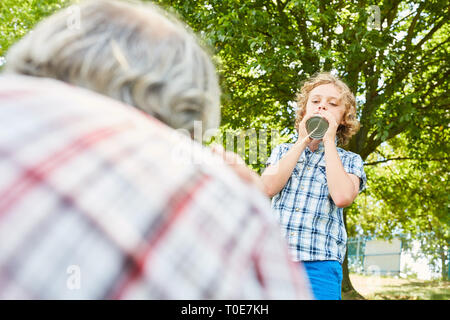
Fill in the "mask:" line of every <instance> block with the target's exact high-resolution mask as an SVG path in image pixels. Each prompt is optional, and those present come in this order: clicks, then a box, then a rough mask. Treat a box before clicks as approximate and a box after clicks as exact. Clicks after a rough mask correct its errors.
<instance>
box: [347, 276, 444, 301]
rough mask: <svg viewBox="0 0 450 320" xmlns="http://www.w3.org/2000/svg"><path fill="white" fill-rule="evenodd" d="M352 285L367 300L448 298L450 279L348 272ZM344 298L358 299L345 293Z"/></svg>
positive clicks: (354, 295)
mask: <svg viewBox="0 0 450 320" xmlns="http://www.w3.org/2000/svg"><path fill="white" fill-rule="evenodd" d="M350 279H351V281H352V284H353V287H354V288H355V289H356V290H357V291H358V293H360V294H361V295H362V296H363V297H364V298H365V299H367V300H450V281H439V280H419V279H402V278H398V279H396V278H393V277H377V276H363V275H358V274H350ZM342 298H343V299H344V300H355V299H358V297H357V296H356V294H352V293H350V294H345V295H343V297H342Z"/></svg>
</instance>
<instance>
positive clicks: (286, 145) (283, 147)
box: [274, 142, 294, 153]
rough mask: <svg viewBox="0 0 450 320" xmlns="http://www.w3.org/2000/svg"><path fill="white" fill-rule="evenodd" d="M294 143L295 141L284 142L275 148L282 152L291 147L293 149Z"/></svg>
mask: <svg viewBox="0 0 450 320" xmlns="http://www.w3.org/2000/svg"><path fill="white" fill-rule="evenodd" d="M293 145H294V144H293V143H288V142H284V143H280V144H279V145H277V146H276V147H275V148H274V149H276V150H279V151H280V152H281V153H285V152H287V151H289V149H291V148H292V146H293Z"/></svg>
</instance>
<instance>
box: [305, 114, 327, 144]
mask: <svg viewBox="0 0 450 320" xmlns="http://www.w3.org/2000/svg"><path fill="white" fill-rule="evenodd" d="M305 125H306V131H307V132H308V134H310V137H311V138H313V139H316V140H320V139H322V138H323V136H324V135H325V132H327V130H328V121H327V120H326V119H325V118H324V117H322V116H321V115H318V114H316V115H314V116H312V117H311V118H309V119H308V120H306V123H305ZM313 131H314V132H313ZM311 132H313V133H312V134H311Z"/></svg>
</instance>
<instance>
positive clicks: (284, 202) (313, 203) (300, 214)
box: [267, 142, 367, 263]
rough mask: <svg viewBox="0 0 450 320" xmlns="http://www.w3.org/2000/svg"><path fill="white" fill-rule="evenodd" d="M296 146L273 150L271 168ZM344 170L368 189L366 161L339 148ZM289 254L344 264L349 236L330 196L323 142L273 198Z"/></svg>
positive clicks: (301, 160) (308, 152) (301, 161)
mask: <svg viewBox="0 0 450 320" xmlns="http://www.w3.org/2000/svg"><path fill="white" fill-rule="evenodd" d="M292 146H293V144H291V143H284V144H281V145H279V146H277V147H275V148H274V149H273V150H272V154H271V155H270V157H269V159H268V160H267V165H269V164H275V163H277V162H278V161H279V160H280V159H281V158H282V157H283V156H284V155H285V154H286V153H287V152H288V151H289V149H290V148H291V147H292ZM337 152H338V154H339V157H340V159H341V161H342V164H343V166H344V169H345V171H346V172H348V173H352V174H354V175H356V176H358V177H359V178H360V184H359V191H360V192H361V191H362V190H363V189H364V188H365V185H366V181H367V179H366V174H365V173H364V168H363V160H362V159H361V157H360V156H359V155H358V154H356V153H353V152H350V151H346V150H344V149H341V148H337ZM272 209H273V210H274V211H275V213H276V214H277V217H278V219H279V222H280V225H281V229H282V232H283V235H284V236H285V238H286V239H287V242H288V245H289V251H290V253H291V256H292V258H293V259H294V260H295V261H322V260H337V261H339V262H340V263H342V262H343V261H344V256H345V250H346V243H347V232H346V230H345V224H344V219H343V215H342V212H343V209H342V208H338V207H337V206H336V205H335V204H334V202H333V199H332V198H331V196H330V195H329V192H328V185H327V177H326V171H325V153H324V146H323V142H321V143H320V144H319V148H318V149H317V150H316V151H315V152H312V151H311V150H310V149H309V148H308V147H306V149H305V150H304V151H303V153H302V154H301V156H300V158H299V160H298V162H297V165H296V166H295V168H294V170H293V172H292V175H291V177H290V178H289V180H288V181H287V183H286V185H285V186H284V188H283V189H282V190H281V191H280V192H279V193H278V194H277V195H275V196H274V197H273V198H272Z"/></svg>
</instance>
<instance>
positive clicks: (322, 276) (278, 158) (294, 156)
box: [262, 73, 366, 300]
mask: <svg viewBox="0 0 450 320" xmlns="http://www.w3.org/2000/svg"><path fill="white" fill-rule="evenodd" d="M297 104H298V108H299V109H298V111H297V119H296V123H295V126H296V129H297V131H298V140H297V142H295V143H294V144H281V145H279V146H277V147H276V148H274V150H273V151H272V154H271V156H270V157H269V159H268V161H267V164H268V166H267V168H266V170H265V171H264V173H263V175H262V181H263V184H264V187H265V192H266V194H267V195H268V196H269V197H272V209H273V210H274V211H275V212H276V214H277V216H278V219H279V222H280V224H281V227H282V231H283V235H284V236H285V237H286V239H287V242H288V245H289V249H290V252H291V256H292V258H293V259H294V261H303V263H304V266H305V267H306V270H307V273H308V276H309V279H310V282H311V285H312V289H313V292H314V295H315V297H316V298H317V299H323V300H338V299H340V298H341V282H342V266H341V265H342V262H343V260H344V256H345V250H346V241H347V234H346V230H345V224H344V220H343V215H342V212H343V208H344V207H347V206H349V205H351V203H352V202H353V200H354V199H355V198H356V196H357V195H358V193H359V192H360V191H362V190H363V189H364V187H365V184H366V175H365V173H364V169H363V161H362V159H361V157H360V156H359V155H357V154H355V153H352V152H350V151H346V150H344V149H341V148H337V147H336V144H340V145H345V144H347V143H348V141H349V140H350V138H351V137H352V136H353V135H354V134H355V133H356V132H357V130H358V129H359V122H358V121H357V119H356V102H355V97H354V96H353V94H352V93H351V91H350V89H349V88H348V86H347V85H346V84H345V83H343V82H342V81H341V80H339V79H338V78H336V77H334V76H332V75H331V74H330V73H319V74H317V75H316V76H314V77H312V78H311V79H309V80H308V81H307V82H306V83H305V84H304V85H303V87H302V89H301V92H300V95H299V98H298V101H297ZM316 114H320V115H321V116H322V117H324V118H325V119H326V120H327V122H328V124H329V127H328V130H327V131H326V133H325V135H324V137H323V138H322V139H321V140H313V139H311V138H310V137H309V135H308V132H307V131H306V127H305V123H306V121H307V120H308V119H309V118H311V117H312V116H313V115H316Z"/></svg>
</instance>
